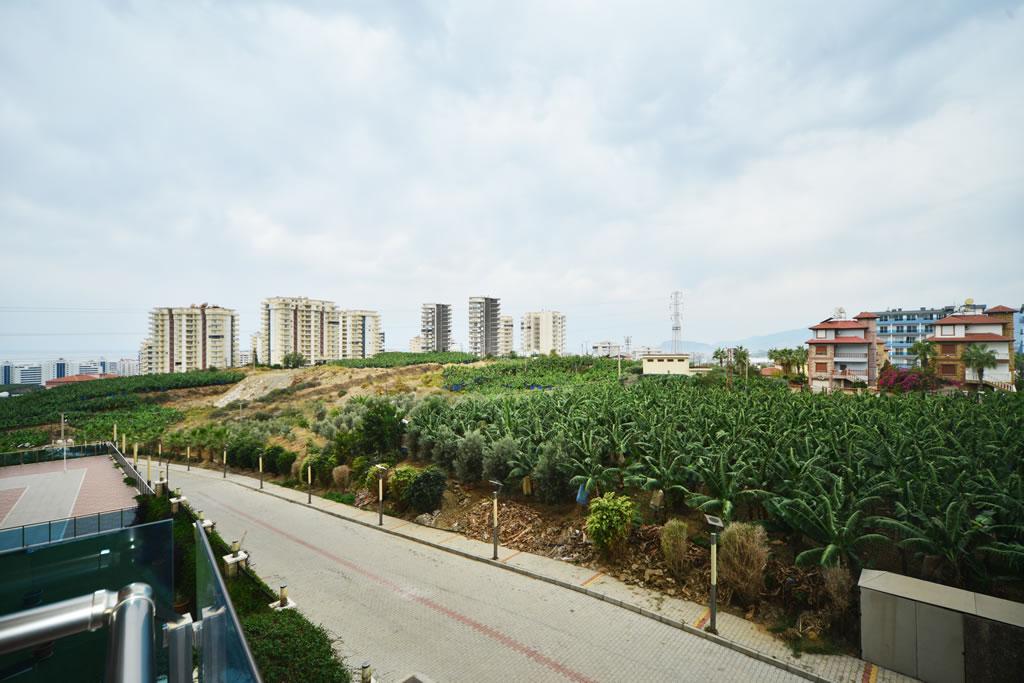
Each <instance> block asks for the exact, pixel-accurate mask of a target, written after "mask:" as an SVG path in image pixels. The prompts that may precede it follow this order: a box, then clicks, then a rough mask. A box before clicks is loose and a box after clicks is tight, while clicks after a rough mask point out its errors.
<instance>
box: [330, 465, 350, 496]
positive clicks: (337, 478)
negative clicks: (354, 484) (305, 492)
mask: <svg viewBox="0 0 1024 683" xmlns="http://www.w3.org/2000/svg"><path fill="white" fill-rule="evenodd" d="M351 475H352V470H351V469H349V466H348V465H338V466H337V467H335V468H334V469H333V470H331V480H332V481H334V485H335V486H337V487H338V488H339V489H342V490H344V489H347V488H348V483H349V481H350V478H351Z"/></svg>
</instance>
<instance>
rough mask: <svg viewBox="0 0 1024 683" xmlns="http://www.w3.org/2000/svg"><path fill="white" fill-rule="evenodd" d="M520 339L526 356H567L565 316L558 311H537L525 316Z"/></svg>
mask: <svg viewBox="0 0 1024 683" xmlns="http://www.w3.org/2000/svg"><path fill="white" fill-rule="evenodd" d="M519 338H520V345H521V347H522V349H523V353H524V354H526V355H533V354H539V355H545V356H546V355H548V354H550V353H551V352H554V353H556V354H558V355H559V356H561V355H564V354H565V314H563V313H559V312H558V311H535V312H531V313H526V314H524V315H523V319H522V321H521V322H520V324H519Z"/></svg>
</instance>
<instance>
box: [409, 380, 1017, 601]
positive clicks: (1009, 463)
mask: <svg viewBox="0 0 1024 683" xmlns="http://www.w3.org/2000/svg"><path fill="white" fill-rule="evenodd" d="M408 420H409V422H408V425H407V433H408V444H409V447H410V450H411V452H412V454H413V455H415V456H416V457H417V458H419V459H424V460H431V461H433V462H434V463H435V464H437V465H438V466H441V467H443V468H445V469H453V470H454V471H455V472H456V473H457V474H458V475H459V476H460V478H463V479H464V480H466V479H469V480H472V479H480V478H483V479H488V478H492V479H493V478H500V479H503V480H504V481H505V482H506V490H508V489H512V490H513V491H517V492H518V491H523V492H524V493H530V494H531V495H533V496H536V497H539V498H540V499H542V500H544V501H547V502H559V501H561V502H569V501H572V500H573V499H574V497H576V496H578V498H577V501H578V502H581V501H583V500H585V499H587V498H591V497H595V496H599V495H602V494H604V493H608V492H617V493H620V494H626V495H629V496H630V497H632V498H633V499H634V500H636V501H638V502H643V501H647V500H649V499H650V498H651V497H652V496H655V495H656V496H657V500H659V501H660V500H662V499H663V500H664V504H665V506H666V507H667V511H668V513H669V514H674V513H675V514H679V513H687V512H689V513H690V514H694V511H700V512H706V513H709V514H714V515H718V516H721V517H722V518H724V519H725V520H726V521H753V522H756V523H758V524H760V525H762V526H765V527H766V528H768V529H769V530H771V531H773V532H777V533H782V534H785V535H786V536H787V538H788V539H789V544H790V545H791V546H793V548H794V554H795V559H796V563H797V564H798V565H805V566H808V565H810V566H814V565H820V566H822V567H835V566H839V567H844V568H847V569H849V570H853V571H856V570H857V569H858V568H860V567H861V566H873V565H877V564H878V563H879V562H884V563H886V564H888V565H892V564H893V563H900V564H902V570H903V571H904V572H905V573H909V574H916V575H918V576H921V577H922V578H926V579H929V580H934V581H941V582H944V583H950V584H955V585H960V586H965V587H970V588H975V589H985V588H988V587H989V586H990V585H991V584H992V582H993V581H996V580H1001V579H1007V578H1009V579H1014V578H1018V579H1019V578H1020V577H1021V575H1022V573H1024V457H1022V456H1024V397H1022V396H1021V395H1020V394H1009V393H1002V392H1001V393H995V394H989V395H985V396H982V397H966V396H960V395H957V396H936V395H923V394H914V395H885V396H877V395H862V396H847V395H830V396H822V395H811V394H808V393H792V392H790V391H788V390H787V389H786V388H785V387H784V386H778V385H775V384H762V383H749V384H745V385H741V386H739V387H737V388H734V389H732V390H728V389H725V388H720V387H708V386H698V385H697V384H695V383H693V382H691V381H686V380H685V379H680V378H644V379H643V380H642V381H640V382H637V383H636V384H634V385H632V386H629V387H625V388H624V387H622V386H619V385H618V384H616V383H611V382H605V383H593V384H584V385H581V386H578V387H575V388H573V389H572V390H570V391H550V392H528V393H504V394H501V395H497V396H467V397H464V398H461V399H460V400H456V401H448V400H445V399H443V398H441V397H436V396H435V397H430V398H427V399H425V400H423V401H420V402H419V403H417V404H416V405H415V406H414V407H413V408H412V410H411V411H410V413H409V416H408ZM469 442H472V445H473V447H472V448H460V445H461V444H469ZM466 452H470V453H473V452H477V453H480V454H481V455H479V457H480V458H481V459H482V467H477V468H473V467H467V466H466V463H464V462H460V458H462V457H465V456H464V453H466ZM897 567H899V565H897Z"/></svg>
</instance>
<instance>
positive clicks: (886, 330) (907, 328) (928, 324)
mask: <svg viewBox="0 0 1024 683" xmlns="http://www.w3.org/2000/svg"><path fill="white" fill-rule="evenodd" d="M957 310H958V307H956V306H942V307H940V308H916V309H906V310H904V309H902V308H891V309H889V310H887V311H875V312H874V313H875V315H877V316H878V338H879V339H880V340H882V342H883V343H884V344H885V348H886V351H888V353H889V362H890V363H892V364H893V365H894V366H896V367H899V368H910V367H913V366H914V364H915V363H916V362H917V357H916V356H914V354H913V353H911V352H910V347H911V346H913V345H914V343H915V342H918V341H921V340H922V339H927V338H928V337H930V336H932V334H934V333H935V321H936V320H939V319H940V318H945V317H946V316H948V315H952V314H953V313H954V312H955V311H957ZM959 310H967V311H971V312H976V313H981V312H982V311H984V310H985V307H984V306H983V305H973V304H971V305H970V306H967V307H959Z"/></svg>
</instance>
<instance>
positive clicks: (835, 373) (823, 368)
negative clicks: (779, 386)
mask: <svg viewBox="0 0 1024 683" xmlns="http://www.w3.org/2000/svg"><path fill="white" fill-rule="evenodd" d="M876 320H877V316H876V315H875V314H874V313H868V312H865V313H861V314H859V315H857V316H855V317H854V318H853V320H845V319H839V318H826V319H825V320H822V321H821V322H820V323H818V324H817V325H813V326H812V327H811V328H810V329H811V332H812V333H813V335H814V336H813V338H811V339H808V340H807V345H808V346H809V347H810V349H809V350H808V352H807V367H808V372H807V381H808V384H809V385H810V387H811V390H812V391H831V390H833V389H842V388H846V387H852V386H853V385H855V384H857V383H858V382H863V383H864V384H865V385H866V386H876V385H877V384H878V371H879V369H880V366H881V364H882V363H884V360H885V345H884V344H883V343H882V341H881V340H880V339H878V337H877V322H876Z"/></svg>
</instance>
